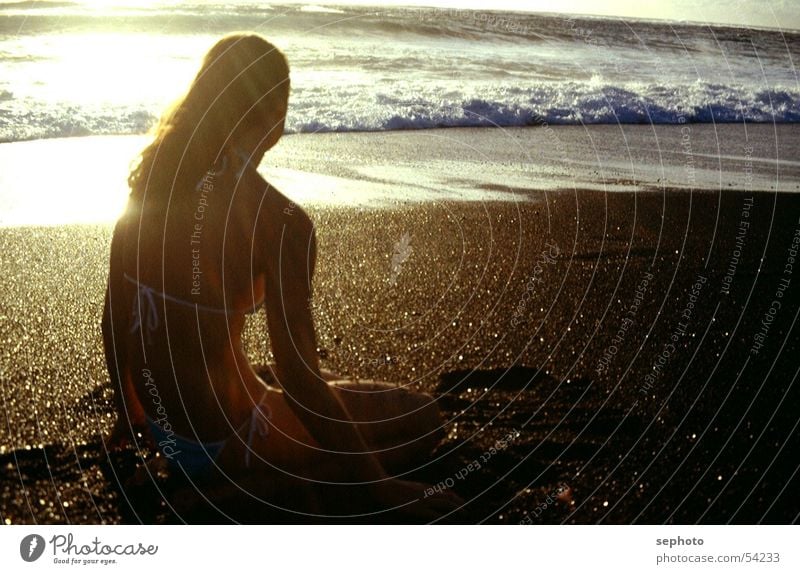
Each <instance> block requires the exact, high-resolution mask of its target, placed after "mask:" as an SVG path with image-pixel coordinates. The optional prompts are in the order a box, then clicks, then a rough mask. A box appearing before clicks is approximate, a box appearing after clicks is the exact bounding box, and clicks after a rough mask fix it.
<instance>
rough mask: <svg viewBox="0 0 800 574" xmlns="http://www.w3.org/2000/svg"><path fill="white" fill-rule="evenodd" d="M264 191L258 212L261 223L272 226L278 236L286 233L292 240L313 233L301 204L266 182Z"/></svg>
mask: <svg viewBox="0 0 800 574" xmlns="http://www.w3.org/2000/svg"><path fill="white" fill-rule="evenodd" d="M265 183H266V182H265ZM265 193H266V197H265V201H264V205H263V208H262V210H261V213H260V214H259V216H260V222H259V223H260V224H261V225H263V226H267V227H270V228H272V232H273V233H274V234H277V235H278V236H281V235H283V236H284V237H285V236H286V234H287V233H288V234H290V235H291V236H292V239H293V240H296V239H297V237H298V235H299V236H301V237H302V236H310V235H311V234H313V232H314V223H313V222H312V221H311V217H309V215H308V213H306V211H305V210H304V209H303V208H302V207H301V206H299V205H298V204H296V203H295V202H293V201H292V200H291V199H289V198H288V197H286V196H285V195H284V194H283V193H281V192H280V190H278V189H277V188H276V187H274V186H273V185H271V184H269V183H266V192H265ZM271 235H272V234H271Z"/></svg>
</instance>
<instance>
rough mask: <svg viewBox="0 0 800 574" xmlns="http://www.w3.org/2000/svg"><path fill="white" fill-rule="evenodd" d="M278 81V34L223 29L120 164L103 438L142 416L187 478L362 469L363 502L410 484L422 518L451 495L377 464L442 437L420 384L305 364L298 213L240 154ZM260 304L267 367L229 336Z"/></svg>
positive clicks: (405, 496) (269, 135) (283, 75)
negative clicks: (123, 175)
mask: <svg viewBox="0 0 800 574" xmlns="http://www.w3.org/2000/svg"><path fill="white" fill-rule="evenodd" d="M288 97H289V67H288V64H287V61H286V58H285V57H284V55H283V54H282V53H281V52H280V51H279V50H278V49H277V48H275V47H274V46H273V45H272V44H270V43H269V42H267V41H266V40H264V39H263V38H261V37H259V36H257V35H253V34H232V35H229V36H226V37H224V38H223V39H221V40H220V41H219V42H217V43H216V44H215V45H214V46H213V48H211V50H210V51H209V52H208V54H207V55H206V57H205V59H204V61H203V64H202V67H201V69H200V71H199V72H198V74H197V76H196V77H195V79H194V80H193V82H192V83H191V85H190V87H189V89H188V91H187V92H186V94H185V95H184V96H183V97H182V98H181V99H179V101H178V102H177V103H176V104H174V105H173V106H172V107H171V108H170V109H169V110H167V112H166V113H165V114H164V115H163V116H162V118H161V120H160V123H159V124H158V126H157V128H156V130H155V133H154V138H153V140H152V142H151V143H150V144H149V145H148V146H147V147H146V148H145V149H144V150H143V151H142V153H141V156H140V158H139V161H138V164H137V165H136V166H135V167H134V169H133V170H132V171H131V173H130V176H129V179H128V183H129V185H130V188H131V193H130V196H129V201H128V205H127V207H126V210H125V212H124V214H123V215H122V216H121V217H120V219H119V221H118V222H117V225H116V227H115V229H114V234H113V239H112V245H111V256H110V271H109V279H108V288H107V292H106V303H105V310H104V315H103V323H102V327H103V338H104V344H105V351H106V360H107V367H108V371H109V374H110V376H111V380H112V386H113V387H114V388H115V390H116V394H115V396H116V404H117V409H118V412H119V415H120V416H119V419H118V422H117V425H116V427H115V429H114V430H113V431H112V434H111V436H110V438H109V441H110V442H111V444H120V443H121V442H123V441H124V440H125V437H128V438H129V437H131V436H134V434H133V433H134V432H135V431H136V430H137V429H140V428H143V427H144V428H147V429H148V432H149V434H150V436H151V437H152V439H153V442H154V443H156V444H157V445H158V446H159V449H160V450H161V453H162V455H163V456H164V457H165V458H166V460H168V462H169V464H170V466H171V467H172V470H173V471H174V472H176V473H185V475H186V476H187V477H189V478H190V479H192V480H201V479H214V478H215V477H216V478H219V477H221V476H228V477H236V476H242V475H245V474H250V475H251V476H252V473H254V472H258V473H260V474H259V475H258V476H265V477H268V476H277V475H281V476H282V477H283V478H284V479H285V478H286V477H291V479H292V480H293V481H295V483H296V484H298V485H299V484H300V483H303V482H304V481H306V480H310V481H332V482H352V483H363V484H364V489H365V491H366V492H367V493H368V498H370V499H371V500H372V501H373V502H374V503H375V504H376V505H377V506H381V507H393V506H399V505H403V504H407V503H409V502H412V501H414V500H417V499H424V501H422V502H420V501H418V502H416V503H415V504H411V505H410V506H409V507H408V508H410V509H411V510H410V512H412V513H414V515H415V516H416V517H418V518H421V519H428V518H433V517H435V516H437V515H439V514H440V513H441V512H442V511H444V510H448V509H452V508H453V506H454V504H456V502H457V499H456V498H455V497H454V496H452V495H437V496H433V497H427V498H426V497H424V496H422V492H423V491H424V489H425V488H426V485H423V484H419V483H412V482H406V481H400V480H397V479H393V478H390V477H389V475H388V474H387V472H389V471H390V470H391V469H397V468H402V467H407V466H409V465H412V464H414V463H415V461H419V460H420V459H421V458H424V457H425V456H427V455H429V454H430V452H431V451H432V449H433V448H434V447H435V445H436V444H437V442H438V441H439V440H440V438H441V430H440V427H441V421H440V417H439V413H438V409H437V408H436V406H435V404H434V403H433V401H432V400H431V398H430V397H429V396H427V395H423V394H417V393H412V392H408V391H405V390H403V389H401V388H399V387H395V386H392V385H389V384H386V383H372V384H363V383H361V384H360V383H355V382H350V381H343V380H341V378H340V377H338V376H337V375H334V374H333V373H330V372H321V371H320V369H319V364H318V357H317V352H316V341H315V332H314V323H313V319H312V313H311V310H310V300H311V289H312V279H313V274H314V267H315V262H316V256H317V250H316V235H315V229H314V225H313V223H312V221H311V219H310V218H309V216H308V215H307V214H306V213H305V212H304V211H303V210H302V209H301V208H300V207H299V206H297V205H295V204H294V203H292V202H291V201H290V200H289V199H287V198H286V197H285V196H284V195H282V194H281V193H280V192H279V191H278V190H277V189H275V188H274V187H272V186H271V185H269V183H267V182H266V181H265V180H264V179H262V177H261V176H260V175H259V174H258V172H257V171H256V166H258V164H259V162H260V161H261V159H262V157H263V155H264V153H265V152H266V151H267V150H269V149H270V148H272V147H273V146H274V145H275V144H276V143H277V142H278V140H279V138H280V137H281V135H282V133H283V127H284V119H285V116H286V111H287V103H288ZM261 306H264V307H265V309H266V316H267V327H268V330H269V336H270V341H271V346H272V352H273V354H274V357H275V363H274V364H272V365H269V372H270V373H271V375H270V377H269V378H270V379H272V380H270V381H265V380H263V379H262V378H260V377H259V376H258V375H257V374H256V372H255V371H254V369H253V367H252V366H251V365H250V363H249V361H248V359H247V357H246V355H245V352H244V350H243V348H242V330H243V328H244V326H245V317H246V315H247V314H248V313H252V312H255V311H256V310H258V309H259V308H260V307H261ZM268 382H269V383H270V384H267V383H268ZM278 386H279V387H280V388H277V387H278ZM354 420H355V421H357V422H354ZM265 480H267V479H265Z"/></svg>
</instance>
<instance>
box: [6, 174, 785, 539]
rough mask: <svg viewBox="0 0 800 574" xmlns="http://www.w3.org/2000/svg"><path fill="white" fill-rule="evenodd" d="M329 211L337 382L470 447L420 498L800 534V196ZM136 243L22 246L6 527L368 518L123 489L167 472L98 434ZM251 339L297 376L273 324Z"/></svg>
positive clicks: (55, 241)
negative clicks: (139, 469)
mask: <svg viewBox="0 0 800 574" xmlns="http://www.w3.org/2000/svg"><path fill="white" fill-rule="evenodd" d="M308 211H309V213H310V214H311V216H312V218H313V219H314V221H315V222H316V225H317V229H318V232H317V233H318V242H319V259H318V267H317V275H316V279H315V287H314V289H315V302H314V313H315V318H316V324H317V332H318V341H319V345H320V355H321V357H322V366H323V367H324V368H328V369H331V370H333V371H337V372H341V373H343V374H346V375H350V376H354V377H362V378H375V379H382V380H389V381H396V382H402V383H407V384H409V385H411V386H412V387H414V388H419V389H423V390H426V391H428V392H430V393H431V394H433V395H434V396H436V397H437V399H438V400H439V404H440V406H441V408H442V411H443V413H444V415H445V416H446V418H447V420H448V425H447V432H448V437H447V439H446V441H445V442H444V443H443V444H442V445H441V446H440V448H439V449H438V451H437V453H436V454H435V456H434V457H433V459H432V460H431V461H430V463H429V464H427V465H425V466H424V467H423V468H420V469H418V470H417V471H415V472H414V473H413V474H412V475H409V476H407V477H406V478H416V479H419V480H424V481H426V482H429V483H430V484H432V485H437V486H438V487H439V488H452V489H453V490H455V491H456V492H457V493H459V494H460V495H461V496H462V497H463V498H464V499H465V500H467V501H468V505H467V506H466V507H465V508H464V509H463V510H462V511H461V512H460V513H459V514H457V515H453V516H450V517H446V518H445V521H454V522H469V523H474V522H488V523H498V522H500V523H514V524H517V523H528V524H542V523H562V522H563V523H597V522H602V523H615V524H616V523H623V524H627V523H647V524H650V523H659V524H660V523H695V522H701V523H726V522H733V523H756V522H764V523H791V522H793V521H796V520H797V516H798V510H800V509H798V507H797V503H796V502H795V503H792V502H791V500H792V499H794V497H792V496H790V493H791V492H793V491H795V490H796V487H797V469H798V464H797V457H796V455H795V454H794V453H796V452H797V448H798V446H800V445H798V439H797V436H798V433H797V424H798V417H797V412H796V405H797V401H798V399H799V398H800V397H799V396H798V389H797V384H796V383H797V372H798V362H797V353H798V341H800V337H798V335H799V334H800V333H799V331H800V329H798V326H797V324H796V322H797V315H798V312H800V287H798V285H799V284H800V277H798V275H797V274H798V273H800V270H798V266H797V262H796V260H792V259H791V258H792V257H796V254H795V255H792V253H794V251H793V250H792V249H793V245H794V247H795V248H796V247H797V243H794V244H793V243H792V241H793V238H798V239H797V241H800V196H798V195H794V194H788V193H781V194H776V193H769V192H768V191H762V192H755V193H750V192H747V191H727V190H726V191H725V192H722V193H719V192H711V191H703V192H694V193H690V192H688V191H686V190H664V191H653V192H646V191H639V192H614V193H603V192H601V191H592V190H586V189H580V190H550V191H541V190H539V191H536V190H534V191H527V192H526V196H525V201H519V202H515V201H502V202H501V201H494V202H480V201H456V200H452V199H450V200H447V201H422V202H417V203H412V204H409V205H405V206H397V207H394V208H392V209H384V208H382V209H366V208H347V207H338V208H337V207H331V206H312V207H310V208H308ZM745 212H746V213H747V215H744V213H745ZM742 221H747V222H748V225H746V226H743V225H742V223H741V222H742ZM743 229H744V230H745V231H743ZM110 230H111V229H110V226H109V225H65V226H61V227H21V228H7V229H0V253H2V254H3V274H2V276H1V277H0V288H1V289H2V293H3V297H2V298H0V317H1V318H2V321H1V322H0V338H2V340H3V345H2V347H0V395H1V396H0V400H2V410H3V414H4V417H3V423H2V424H0V473H2V492H1V493H0V520H2V521H5V522H7V523H33V522H37V523H65V522H70V523H101V522H103V523H120V522H123V523H131V522H134V523H135V522H166V523H181V522H183V521H186V522H214V523H216V522H228V521H230V520H236V521H242V522H263V523H269V522H340V521H342V519H337V518H333V519H325V518H320V517H316V518H315V517H307V516H305V517H304V516H300V515H297V514H291V513H285V512H280V511H276V510H275V509H274V508H272V507H270V506H268V505H266V504H263V503H258V502H254V501H252V499H251V500H249V501H248V502H247V503H243V502H242V501H241V499H237V500H219V501H217V502H218V503H219V508H220V509H221V510H224V512H225V514H221V513H220V510H214V509H212V508H209V507H208V505H205V504H198V503H197V501H196V500H195V501H194V502H192V503H191V504H190V505H189V507H188V508H186V507H185V505H184V506H180V505H178V506H177V507H176V506H174V502H175V492H174V489H176V488H179V486H180V485H177V486H176V484H175V483H174V481H172V482H171V481H169V480H163V479H160V478H159V480H157V481H155V483H152V484H147V485H144V486H140V487H131V486H130V485H128V486H126V487H124V488H123V487H121V486H120V484H121V483H123V481H124V479H125V478H126V477H127V476H129V475H130V474H131V473H132V472H133V470H134V468H135V466H136V464H138V463H140V462H141V461H140V460H139V459H138V458H137V455H136V453H135V452H133V451H132V450H129V451H124V452H121V453H107V452H105V451H104V449H103V448H102V445H101V443H100V441H99V438H98V433H99V432H101V431H105V430H107V429H109V428H110V427H111V425H112V424H113V422H114V416H115V415H114V414H113V413H112V407H111V395H110V390H109V386H108V377H107V374H106V372H105V365H104V359H103V353H102V343H101V338H100V326H99V325H100V310H101V305H102V295H103V289H104V285H105V277H106V272H107V268H106V258H107V253H108V246H109V240H110ZM404 237H405V239H403V238H404ZM403 245H405V247H402V246H403ZM398 246H400V247H399V251H400V253H401V255H399V256H396V254H397V252H398ZM246 345H247V349H248V353H249V354H250V356H251V358H252V360H253V361H254V362H255V363H256V364H259V365H263V364H264V363H265V362H266V361H268V360H270V359H271V357H270V355H269V353H268V351H267V350H268V336H267V335H266V333H265V318H264V315H263V312H261V313H260V314H258V315H256V316H254V317H252V318H251V319H250V322H249V325H248V336H247V343H246ZM144 454H145V455H146V458H148V457H150V456H152V453H151V452H145V453H144ZM338 495H341V493H338ZM284 497H285V498H283V499H281V500H284V501H286V502H287V503H289V502H291V492H287V493H286V494H284ZM166 501H169V503H167V502H166ZM372 520H385V521H391V518H386V517H383V518H375V517H373V518H370V519H369V520H366V519H364V521H367V522H369V521H372Z"/></svg>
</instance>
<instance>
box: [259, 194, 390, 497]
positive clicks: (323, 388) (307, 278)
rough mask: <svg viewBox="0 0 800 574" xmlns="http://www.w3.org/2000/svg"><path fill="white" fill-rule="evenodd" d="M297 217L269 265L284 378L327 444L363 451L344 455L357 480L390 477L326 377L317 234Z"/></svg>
mask: <svg viewBox="0 0 800 574" xmlns="http://www.w3.org/2000/svg"><path fill="white" fill-rule="evenodd" d="M298 211H299V210H298ZM293 217H294V218H295V219H293V220H291V221H290V222H289V223H287V224H286V225H283V226H282V228H281V229H280V231H279V232H278V233H279V237H276V238H275V239H276V240H277V241H278V245H279V246H280V247H279V248H278V249H274V248H273V249H271V250H270V251H271V253H272V254H273V255H272V256H271V257H270V259H271V261H269V262H268V263H267V281H268V285H269V286H268V290H267V293H268V296H267V326H268V329H269V335H270V341H271V342H272V351H273V353H274V355H275V363H276V365H275V366H276V369H275V370H276V375H277V377H278V381H279V382H280V384H281V386H282V387H283V389H284V392H285V394H286V398H287V400H288V401H289V404H290V405H291V406H292V409H293V410H294V411H295V413H296V414H297V416H298V418H300V420H301V421H302V422H303V424H304V425H305V426H306V428H307V429H308V430H309V432H310V433H311V435H312V436H313V437H314V439H315V440H316V441H317V442H318V443H319V444H320V445H321V446H322V447H323V448H325V449H328V450H330V451H336V452H347V453H363V454H343V455H341V456H342V458H343V464H344V466H345V467H346V468H347V469H349V470H350V471H351V474H352V479H353V480H354V481H376V480H381V479H383V478H385V476H386V475H385V473H384V470H383V468H382V467H381V465H380V463H379V462H378V460H377V459H376V458H375V457H374V456H373V455H372V454H369V449H368V448H367V446H366V444H365V443H364V440H363V438H362V437H361V434H360V433H359V432H358V429H357V427H356V425H355V424H354V423H353V422H352V421H351V419H350V415H349V414H348V412H347V409H346V408H345V407H344V405H343V404H342V403H341V401H340V400H339V399H338V397H337V396H336V394H335V393H334V392H333V391H332V390H331V388H330V387H329V386H328V383H327V382H326V381H325V380H324V379H323V378H322V376H321V375H320V369H319V359H318V356H317V344H316V335H315V330H314V322H313V317H312V313H311V282H312V279H313V274H314V267H315V265H316V256H317V248H316V233H315V230H314V227H313V224H312V223H311V222H310V221H309V220H308V219H307V218H306V217H305V216H304V214H302V212H300V213H296V214H294V215H293ZM270 295H271V296H270ZM276 295H277V296H276Z"/></svg>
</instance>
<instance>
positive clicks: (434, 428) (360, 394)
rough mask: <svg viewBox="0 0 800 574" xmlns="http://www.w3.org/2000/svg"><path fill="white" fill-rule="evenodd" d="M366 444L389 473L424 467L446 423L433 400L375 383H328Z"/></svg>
mask: <svg viewBox="0 0 800 574" xmlns="http://www.w3.org/2000/svg"><path fill="white" fill-rule="evenodd" d="M329 384H330V385H331V387H332V388H333V390H334V392H336V393H337V395H338V396H339V398H340V399H341V401H342V403H344V405H345V408H347V411H348V413H350V417H351V418H352V419H353V421H354V422H355V423H357V424H358V429H359V431H360V432H361V435H362V436H363V437H364V441H365V442H366V443H367V446H369V447H370V448H371V449H373V450H374V451H375V455H376V456H377V457H378V459H379V460H380V461H381V463H382V464H383V466H384V467H385V468H386V469H387V470H388V471H390V472H391V471H394V472H399V471H403V470H408V469H411V468H414V467H415V466H417V465H419V464H421V463H423V462H424V461H425V460H426V459H427V458H428V457H429V456H430V455H431V453H432V452H433V450H434V449H435V448H436V446H437V445H438V444H439V443H440V442H441V440H442V439H443V438H444V435H445V433H444V428H443V427H444V423H443V421H442V418H441V415H440V413H439V408H438V406H437V405H436V402H435V401H434V399H433V397H431V396H430V395H428V394H425V393H419V392H414V391H410V390H407V389H405V388H403V387H400V386H398V385H394V384H391V383H385V382H376V381H372V380H365V381H350V380H341V379H340V380H336V381H331V382H329Z"/></svg>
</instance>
